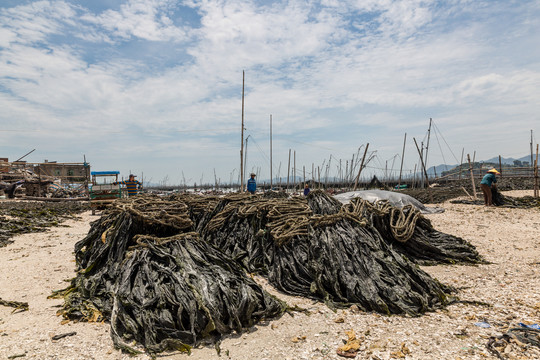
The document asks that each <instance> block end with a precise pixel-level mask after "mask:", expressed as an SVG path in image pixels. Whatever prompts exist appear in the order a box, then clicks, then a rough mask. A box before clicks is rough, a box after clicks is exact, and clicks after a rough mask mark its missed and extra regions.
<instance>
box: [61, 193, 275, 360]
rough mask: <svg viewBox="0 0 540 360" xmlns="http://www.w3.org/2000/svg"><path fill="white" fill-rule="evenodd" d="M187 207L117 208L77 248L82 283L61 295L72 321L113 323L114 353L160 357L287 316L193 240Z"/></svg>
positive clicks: (159, 202)
mask: <svg viewBox="0 0 540 360" xmlns="http://www.w3.org/2000/svg"><path fill="white" fill-rule="evenodd" d="M188 215H189V212H188V206H187V205H186V204H185V203H183V202H180V201H177V200H176V201H175V200H169V199H160V198H157V197H155V198H147V197H139V198H136V199H133V200H132V199H129V200H126V201H120V202H117V203H115V207H114V208H113V209H112V210H111V211H109V212H108V213H107V214H105V215H104V216H102V217H101V218H100V219H99V220H97V221H96V222H94V223H93V224H92V227H91V229H90V232H89V233H88V235H87V236H86V237H85V238H84V239H83V240H81V241H80V242H78V243H77V244H76V246H75V250H76V259H77V267H78V276H77V277H76V278H75V279H74V280H73V281H72V284H71V286H70V287H69V288H68V289H66V290H64V291H62V292H59V293H58V294H57V295H63V296H64V299H65V304H64V307H63V309H62V310H61V311H60V313H62V314H63V315H64V316H65V317H66V318H69V319H79V320H86V321H101V320H108V321H110V323H111V336H112V339H113V341H114V343H115V345H116V346H117V347H119V348H121V349H123V350H126V351H129V352H133V351H135V350H134V349H132V348H131V347H130V346H129V345H127V344H128V343H132V342H133V341H134V340H135V341H136V342H138V343H139V344H141V345H143V346H144V348H145V350H146V351H148V352H150V353H153V352H159V351H163V350H165V349H177V350H184V351H189V347H190V346H192V345H196V344H199V343H201V342H205V341H209V342H213V341H216V340H217V339H219V337H220V336H221V335H223V334H228V333H230V332H232V331H241V330H242V329H243V328H246V327H250V326H252V325H253V324H255V323H256V322H257V321H259V320H261V319H264V318H270V317H274V316H277V315H280V314H281V313H282V312H283V311H284V308H285V306H284V304H283V303H282V302H281V301H279V300H277V299H276V298H274V297H273V296H271V295H269V294H268V293H266V292H265V291H264V290H262V288H261V287H260V286H259V285H257V284H256V283H255V282H254V281H253V280H252V279H251V278H249V277H248V276H246V274H245V272H244V271H243V270H242V268H241V267H240V266H239V265H237V264H236V262H235V261H234V260H233V259H232V258H230V257H229V256H227V255H225V254H224V253H223V252H222V251H220V250H219V249H217V248H216V247H213V246H211V245H210V244H208V243H207V242H204V241H201V240H200V238H199V235H198V234H197V233H196V232H194V231H193V230H194V224H193V222H192V221H191V219H190V218H189V216H188Z"/></svg>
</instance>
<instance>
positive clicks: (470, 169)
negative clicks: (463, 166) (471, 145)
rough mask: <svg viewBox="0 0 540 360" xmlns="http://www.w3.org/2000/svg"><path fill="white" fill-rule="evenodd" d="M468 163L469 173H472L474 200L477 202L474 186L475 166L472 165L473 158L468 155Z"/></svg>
mask: <svg viewBox="0 0 540 360" xmlns="http://www.w3.org/2000/svg"><path fill="white" fill-rule="evenodd" d="M467 161H469V172H470V173H471V183H472V189H473V195H474V200H476V199H477V198H476V185H475V184H474V175H473V164H471V156H470V155H469V154H467Z"/></svg>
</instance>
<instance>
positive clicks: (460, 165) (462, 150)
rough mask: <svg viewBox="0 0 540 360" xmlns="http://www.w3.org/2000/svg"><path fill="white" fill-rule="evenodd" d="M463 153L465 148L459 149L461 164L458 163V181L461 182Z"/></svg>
mask: <svg viewBox="0 0 540 360" xmlns="http://www.w3.org/2000/svg"><path fill="white" fill-rule="evenodd" d="M464 152H465V148H462V149H461V162H460V163H459V180H461V167H462V166H463V153H464Z"/></svg>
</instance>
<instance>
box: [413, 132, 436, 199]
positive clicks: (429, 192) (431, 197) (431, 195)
mask: <svg viewBox="0 0 540 360" xmlns="http://www.w3.org/2000/svg"><path fill="white" fill-rule="evenodd" d="M413 140H414V145H416V150H418V153H419V154H420V160H421V161H422V168H423V169H424V175H425V176H426V187H427V189H428V194H429V201H430V202H432V203H433V194H432V193H431V188H430V187H429V179H428V174H427V171H426V165H425V164H424V160H423V159H422V154H421V153H420V148H418V143H417V142H416V139H415V138H414V137H413Z"/></svg>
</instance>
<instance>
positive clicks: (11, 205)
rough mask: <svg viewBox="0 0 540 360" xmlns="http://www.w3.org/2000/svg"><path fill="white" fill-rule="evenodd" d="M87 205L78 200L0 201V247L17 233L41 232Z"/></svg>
mask: <svg viewBox="0 0 540 360" xmlns="http://www.w3.org/2000/svg"><path fill="white" fill-rule="evenodd" d="M88 208H89V207H88V205H87V204H84V203H79V202H70V203H54V204H52V203H44V202H14V201H2V202H0V247H3V246H6V245H8V244H10V243H12V242H13V240H12V239H11V238H12V237H13V236H15V235H18V234H27V233H33V232H41V231H45V230H47V228H49V227H52V226H58V225H59V224H60V223H62V221H64V220H66V219H71V218H73V217H75V215H76V214H79V213H81V212H83V211H86V210H88Z"/></svg>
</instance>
